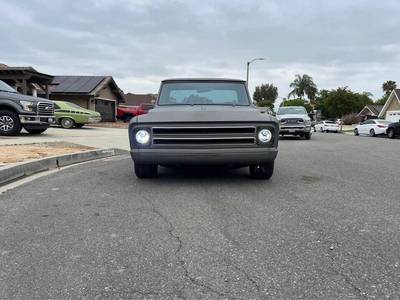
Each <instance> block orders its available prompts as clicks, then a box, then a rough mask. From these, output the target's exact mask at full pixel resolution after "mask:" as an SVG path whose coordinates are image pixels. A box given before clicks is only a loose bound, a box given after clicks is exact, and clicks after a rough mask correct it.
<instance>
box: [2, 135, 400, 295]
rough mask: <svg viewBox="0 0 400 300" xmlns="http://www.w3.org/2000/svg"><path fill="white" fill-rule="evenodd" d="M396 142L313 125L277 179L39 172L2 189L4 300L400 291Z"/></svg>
mask: <svg viewBox="0 0 400 300" xmlns="http://www.w3.org/2000/svg"><path fill="white" fill-rule="evenodd" d="M399 150H400V140H389V139H374V138H366V137H365V138H363V137H354V136H349V135H340V134H314V135H313V139H312V140H311V141H304V140H298V139H290V138H287V139H284V140H282V141H281V143H280V153H279V156H278V160H277V163H276V172H275V174H274V176H273V178H272V180H271V181H257V180H256V181H255V180H251V179H249V178H248V172H247V169H239V170H233V171H232V170H231V171H229V170H216V169H203V170H197V171H196V172H195V171H182V170H180V171H174V170H168V169H162V170H161V172H160V177H159V178H157V179H154V180H138V179H136V178H135V177H134V175H133V172H132V167H133V166H132V162H131V160H130V158H129V157H120V158H114V159H111V160H110V159H109V160H101V161H96V162H92V163H88V164H85V165H80V166H75V167H71V168H68V169H65V170H62V171H59V172H57V173H53V174H52V175H51V176H46V177H41V178H39V179H36V180H34V181H32V182H29V183H26V184H24V185H22V186H20V187H19V188H16V189H14V190H11V191H8V192H6V193H3V194H1V195H0V241H1V243H0V298H73V299H76V298H83V297H84V298H96V299H97V298H147V299H149V298H150V299H154V298H156V299H168V298H170V299H177V298H178V299H179V298H182V299H200V298H209V299H217V298H218V299H221V298H229V299H233V298H239V299H256V298H260V299H261V298H307V299H314V298H320V299H327V298H356V299H365V298H372V297H375V298H385V297H389V298H392V299H396V298H399V297H400V251H399V249H400V234H399V228H400V201H399V199H400V186H399V177H398V176H399V169H400V160H399Z"/></svg>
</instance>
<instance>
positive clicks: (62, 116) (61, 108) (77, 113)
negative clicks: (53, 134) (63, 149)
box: [54, 101, 101, 129]
mask: <svg viewBox="0 0 400 300" xmlns="http://www.w3.org/2000/svg"><path fill="white" fill-rule="evenodd" d="M54 108H55V111H54V115H55V117H56V123H57V124H59V125H61V127H63V128H66V129H70V128H72V127H76V128H82V127H83V126H84V125H85V124H88V123H97V122H100V121H101V115H100V113H98V112H97V111H93V110H89V109H86V108H83V107H80V106H79V105H76V104H75V103H72V102H67V101H54Z"/></svg>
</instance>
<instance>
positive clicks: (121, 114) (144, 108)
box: [117, 103, 153, 122]
mask: <svg viewBox="0 0 400 300" xmlns="http://www.w3.org/2000/svg"><path fill="white" fill-rule="evenodd" d="M152 108H153V104H149V103H142V104H140V105H139V106H124V105H120V106H118V108H117V119H119V120H123V121H124V122H129V121H130V120H131V119H132V118H133V117H136V116H139V115H143V114H147V113H148V112H149V110H150V109H152Z"/></svg>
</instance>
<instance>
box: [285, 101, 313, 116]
mask: <svg viewBox="0 0 400 300" xmlns="http://www.w3.org/2000/svg"><path fill="white" fill-rule="evenodd" d="M281 106H304V108H305V109H306V110H307V112H308V113H310V112H312V107H311V105H310V103H308V102H306V101H305V100H304V99H300V98H297V99H285V100H284V101H283V102H282V103H281Z"/></svg>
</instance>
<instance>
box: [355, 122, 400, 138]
mask: <svg viewBox="0 0 400 300" xmlns="http://www.w3.org/2000/svg"><path fill="white" fill-rule="evenodd" d="M391 123H393V122H390V121H386V120H379V119H373V120H367V121H365V122H362V123H360V124H358V125H357V126H356V128H355V129H354V135H369V136H375V135H380V134H386V131H387V128H388V126H389V124H391Z"/></svg>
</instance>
